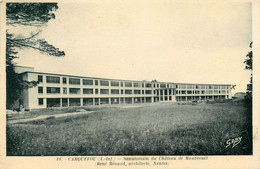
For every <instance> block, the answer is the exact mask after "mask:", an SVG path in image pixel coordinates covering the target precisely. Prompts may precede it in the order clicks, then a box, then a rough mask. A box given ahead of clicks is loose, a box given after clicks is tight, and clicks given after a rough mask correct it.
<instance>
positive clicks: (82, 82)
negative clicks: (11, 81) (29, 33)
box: [17, 67, 231, 109]
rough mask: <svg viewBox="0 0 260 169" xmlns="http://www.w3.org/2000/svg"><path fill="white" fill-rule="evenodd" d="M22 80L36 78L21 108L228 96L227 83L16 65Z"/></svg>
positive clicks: (203, 98)
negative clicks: (39, 69) (145, 78)
mask: <svg viewBox="0 0 260 169" xmlns="http://www.w3.org/2000/svg"><path fill="white" fill-rule="evenodd" d="M17 72H19V73H21V75H22V77H23V79H24V80H27V81H38V82H39V84H38V85H37V86H36V87H33V88H29V89H26V90H24V91H23V92H22V97H21V105H23V107H24V108H25V109H42V108H48V107H68V106H89V105H101V104H136V103H153V102H176V101H177V102H180V101H185V102H186V101H193V100H205V101H206V100H215V99H229V98H230V97H231V89H230V85H229V84H188V83H187V84H186V83H169V82H157V81H132V80H120V79H105V78H95V77H84V76H73V75H64V74H53V73H44V72H35V71H34V70H33V68H29V69H26V68H24V67H18V68H17Z"/></svg>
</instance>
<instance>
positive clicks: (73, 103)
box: [69, 98, 80, 106]
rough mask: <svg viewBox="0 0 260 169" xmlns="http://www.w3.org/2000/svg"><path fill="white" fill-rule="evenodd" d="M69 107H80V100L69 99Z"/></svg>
mask: <svg viewBox="0 0 260 169" xmlns="http://www.w3.org/2000/svg"><path fill="white" fill-rule="evenodd" d="M69 103H70V105H69V106H80V98H69Z"/></svg>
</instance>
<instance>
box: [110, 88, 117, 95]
mask: <svg viewBox="0 0 260 169" xmlns="http://www.w3.org/2000/svg"><path fill="white" fill-rule="evenodd" d="M111 94H119V90H118V89H111Z"/></svg>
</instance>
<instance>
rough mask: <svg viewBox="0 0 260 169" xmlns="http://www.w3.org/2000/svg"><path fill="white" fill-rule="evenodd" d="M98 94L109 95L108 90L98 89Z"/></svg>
mask: <svg viewBox="0 0 260 169" xmlns="http://www.w3.org/2000/svg"><path fill="white" fill-rule="evenodd" d="M100 94H109V90H108V89H100Z"/></svg>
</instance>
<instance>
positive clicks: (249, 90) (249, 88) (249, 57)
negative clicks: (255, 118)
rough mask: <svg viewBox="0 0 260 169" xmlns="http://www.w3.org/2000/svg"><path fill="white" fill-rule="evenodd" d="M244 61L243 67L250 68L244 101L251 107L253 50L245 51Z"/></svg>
mask: <svg viewBox="0 0 260 169" xmlns="http://www.w3.org/2000/svg"><path fill="white" fill-rule="evenodd" d="M252 45H253V42H251V43H250V45H249V47H250V48H252ZM244 63H245V64H246V66H245V69H247V70H250V71H251V76H250V81H249V84H247V92H246V93H247V95H246V97H245V101H246V103H247V104H248V105H249V108H250V109H252V91H253V88H252V86H253V74H252V70H253V52H252V51H250V52H248V53H247V55H246V60H245V61H244Z"/></svg>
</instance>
